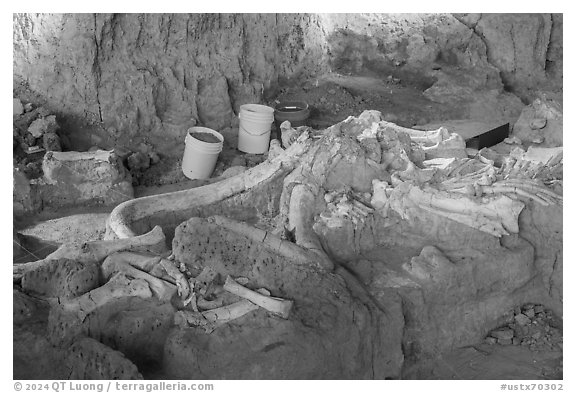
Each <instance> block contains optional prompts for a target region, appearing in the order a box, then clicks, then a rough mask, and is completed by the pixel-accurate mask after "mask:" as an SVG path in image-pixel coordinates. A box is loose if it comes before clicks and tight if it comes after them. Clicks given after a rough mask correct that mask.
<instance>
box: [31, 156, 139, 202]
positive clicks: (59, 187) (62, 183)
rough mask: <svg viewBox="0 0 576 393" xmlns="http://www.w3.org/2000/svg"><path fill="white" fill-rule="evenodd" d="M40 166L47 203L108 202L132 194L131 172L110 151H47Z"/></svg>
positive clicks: (128, 196) (127, 197)
mask: <svg viewBox="0 0 576 393" xmlns="http://www.w3.org/2000/svg"><path fill="white" fill-rule="evenodd" d="M42 169H43V171H44V181H45V182H46V183H47V186H45V187H43V188H42V193H43V195H42V199H43V200H44V202H45V204H47V205H51V206H65V205H73V204H74V205H77V204H82V203H103V204H105V205H112V204H118V203H120V202H123V201H126V200H128V199H132V198H133V196H134V191H133V189H132V182H131V176H130V174H129V173H128V171H126V170H125V168H124V166H123V165H122V162H121V161H120V159H119V158H118V156H117V155H116V154H115V153H114V151H105V150H97V151H92V152H48V153H46V155H45V156H44V161H43V162H42Z"/></svg>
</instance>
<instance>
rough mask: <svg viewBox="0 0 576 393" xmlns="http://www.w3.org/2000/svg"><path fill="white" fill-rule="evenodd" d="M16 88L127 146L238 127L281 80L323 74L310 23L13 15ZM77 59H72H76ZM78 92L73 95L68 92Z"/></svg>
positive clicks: (244, 17) (260, 18)
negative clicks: (244, 112)
mask: <svg viewBox="0 0 576 393" xmlns="http://www.w3.org/2000/svg"><path fill="white" fill-rule="evenodd" d="M13 20H14V78H15V80H16V81H19V80H27V81H28V84H29V87H30V89H32V90H33V91H35V92H37V93H38V94H40V95H41V96H44V97H50V105H51V106H53V107H54V108H58V109H59V110H60V111H62V112H65V113H67V114H68V115H76V116H79V117H80V118H84V119H85V118H86V117H88V118H89V120H94V121H96V122H102V123H103V124H104V125H105V127H106V128H110V127H112V128H114V129H115V130H118V131H119V132H120V133H122V134H124V135H125V136H126V137H133V136H135V135H136V134H142V133H150V132H151V133H154V134H158V135H161V136H169V137H175V138H177V139H178V140H183V136H184V135H185V132H186V129H188V128H189V127H191V126H194V125H195V124H196V123H197V122H198V121H201V122H202V123H203V125H205V126H207V127H215V128H220V127H224V126H227V125H230V124H231V121H232V119H233V118H234V117H235V115H234V113H237V112H238V111H239V106H240V105H242V104H245V103H250V102H259V101H260V99H261V97H262V92H263V90H264V89H268V88H270V87H273V86H275V85H276V84H278V81H279V79H286V78H291V77H294V76H297V75H310V74H311V73H312V72H315V71H317V70H318V69H319V68H322V65H321V62H320V61H319V60H320V59H322V58H323V56H324V54H323V52H324V48H325V43H324V42H323V32H322V30H321V27H320V26H319V25H318V18H317V17H316V16H314V15H306V14H283V15H273V14H15V15H14V19H13ZM71 54H72V55H71ZM71 86H74V88H73V89H71V88H70V87H71Z"/></svg>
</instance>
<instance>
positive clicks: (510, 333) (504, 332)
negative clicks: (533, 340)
mask: <svg viewBox="0 0 576 393" xmlns="http://www.w3.org/2000/svg"><path fill="white" fill-rule="evenodd" d="M490 335H491V336H492V337H494V338H497V339H498V340H512V338H513V337H514V330H512V329H497V330H493V331H492V332H491V333H490Z"/></svg>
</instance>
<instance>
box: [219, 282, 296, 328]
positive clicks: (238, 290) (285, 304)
mask: <svg viewBox="0 0 576 393" xmlns="http://www.w3.org/2000/svg"><path fill="white" fill-rule="evenodd" d="M224 289H225V290H226V291H228V292H230V293H233V294H234V295H237V296H240V297H242V298H244V299H247V300H250V301H251V302H252V303H254V304H256V305H258V306H260V307H262V308H265V309H266V310H268V311H270V312H272V313H274V314H277V315H279V316H280V317H282V318H285V319H288V316H289V315H290V309H291V308H292V303H293V302H292V301H291V300H285V299H280V298H275V297H269V296H265V295H262V294H260V293H258V292H255V291H252V290H250V289H248V288H245V287H243V286H242V285H240V284H238V283H237V282H236V281H234V279H232V277H230V276H227V277H226V282H225V283H224Z"/></svg>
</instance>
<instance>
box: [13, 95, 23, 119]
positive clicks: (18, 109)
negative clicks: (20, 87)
mask: <svg viewBox="0 0 576 393" xmlns="http://www.w3.org/2000/svg"><path fill="white" fill-rule="evenodd" d="M22 113H24V107H23V106H22V102H20V99H19V98H14V99H13V101H12V116H20V115H21V114H22Z"/></svg>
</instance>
